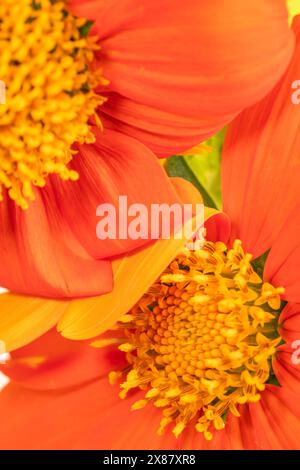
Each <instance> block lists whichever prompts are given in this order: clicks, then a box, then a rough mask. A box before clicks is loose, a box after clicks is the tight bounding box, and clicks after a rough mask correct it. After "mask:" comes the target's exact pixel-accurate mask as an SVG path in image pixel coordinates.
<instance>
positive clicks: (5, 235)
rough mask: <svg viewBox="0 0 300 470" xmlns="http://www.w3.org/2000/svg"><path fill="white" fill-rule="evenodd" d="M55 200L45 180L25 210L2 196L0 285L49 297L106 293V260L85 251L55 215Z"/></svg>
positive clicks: (57, 213)
mask: <svg viewBox="0 0 300 470" xmlns="http://www.w3.org/2000/svg"><path fill="white" fill-rule="evenodd" d="M60 202H61V201H60ZM60 202H59V204H60ZM59 204H58V203H57V199H56V194H55V193H53V192H52V193H51V184H50V182H48V185H47V191H46V188H43V193H42V191H39V190H37V191H36V200H35V201H34V202H33V203H31V205H30V208H29V209H28V210H27V211H24V210H22V209H20V208H19V207H17V206H16V205H15V203H14V202H13V201H12V200H11V199H10V198H9V197H8V196H7V194H5V195H4V201H3V202H1V203H0V245H1V263H0V285H2V286H3V287H6V288H7V289H9V290H12V291H15V292H18V293H20V294H28V295H36V296H42V297H54V298H61V297H63V298H65V297H75V296H78V297H80V296H85V295H95V294H96V293H102V292H108V291H109V290H111V288H112V269H111V264H110V262H109V261H96V260H94V259H93V258H92V257H91V256H90V255H89V254H88V253H87V252H86V251H85V249H84V248H83V247H82V245H81V244H80V243H79V242H78V240H77V239H76V237H75V236H74V233H73V232H72V231H71V230H70V227H69V225H68V224H67V222H66V220H65V219H64V217H63V216H62V215H61V214H60V209H59ZM83 276H84V279H85V282H82V279H83Z"/></svg>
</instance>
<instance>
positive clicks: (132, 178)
mask: <svg viewBox="0 0 300 470" xmlns="http://www.w3.org/2000/svg"><path fill="white" fill-rule="evenodd" d="M0 18H1V21H0V45H1V58H0V79H1V81H3V82H4V83H5V84H6V88H7V90H6V105H1V106H0V131H1V142H0V189H1V194H2V199H3V201H2V202H1V203H0V246H1V252H0V261H1V262H0V285H1V286H2V287H5V288H7V289H9V290H11V291H14V292H17V293H19V294H25V295H27V296H28V297H25V298H21V299H20V300H19V301H18V299H17V298H15V297H13V296H8V297H7V296H5V297H2V298H1V302H0V304H1V305H0V310H1V316H0V331H1V334H0V336H1V337H2V336H5V335H6V333H5V329H7V328H8V327H10V328H13V327H14V326H15V332H14V333H13V335H14V338H16V337H17V336H18V337H19V339H20V341H18V342H17V343H15V344H14V347H16V346H20V345H21V343H22V344H25V343H26V342H27V341H28V340H30V339H33V337H36V336H38V335H39V334H42V333H43V332H45V331H46V330H47V329H49V328H50V327H52V326H53V325H54V324H55V323H56V321H57V320H58V317H60V316H61V314H62V311H63V309H64V305H63V304H59V303H56V302H55V301H53V303H52V307H53V308H54V309H55V312H56V313H55V314H53V312H52V310H53V308H52V307H50V308H48V307H45V305H44V304H43V302H42V301H40V300H38V299H32V298H31V297H29V296H38V297H43V298H44V297H47V298H53V299H65V298H78V297H86V296H94V295H100V294H105V293H108V292H111V291H112V290H113V288H114V277H115V276H116V270H118V272H119V267H118V264H119V261H118V260H117V261H116V262H114V263H112V262H111V260H112V258H116V257H119V259H120V257H122V256H123V257H126V255H127V253H129V252H131V251H133V250H136V249H137V248H140V247H142V246H143V245H145V244H147V241H145V240H130V239H127V240H98V239H97V238H96V236H95V227H96V224H97V217H96V208H97V206H98V205H99V204H101V203H103V202H104V203H111V204H114V205H115V206H116V208H117V202H118V196H119V195H127V196H128V204H132V203H134V202H139V203H142V204H145V205H146V206H147V207H149V205H150V203H152V202H155V203H161V202H164V203H168V204H172V203H173V202H177V201H178V200H180V198H179V199H178V194H177V193H176V191H174V188H173V186H172V185H171V184H170V182H169V181H168V180H167V179H166V176H165V174H164V173H163V170H162V168H161V167H160V165H159V164H158V162H157V159H156V156H155V155H157V156H168V155H172V154H174V153H178V152H181V151H182V150H184V149H187V148H189V147H190V146H192V145H194V144H196V143H198V142H200V141H201V140H202V139H205V138H206V137H207V136H209V135H212V134H213V133H215V132H216V131H217V130H218V129H219V128H221V127H222V126H223V125H224V124H225V123H227V122H229V121H231V120H232V119H233V118H234V117H235V116H236V115H237V114H238V113H239V112H240V111H241V110H242V109H243V108H245V107H246V106H249V105H251V104H253V103H254V102H257V101H258V100H259V99H261V98H262V97H263V96H264V95H265V94H266V93H267V92H268V91H269V90H270V89H271V88H272V87H273V86H274V84H275V83H277V82H278V80H279V78H280V77H281V76H282V74H283V72H284V70H285V69H286V67H287V65H288V63H289V60H290V58H291V55H292V52H293V49H294V34H293V32H292V31H291V29H290V28H289V27H288V22H287V11H286V4H285V1H284V0H275V1H274V0H269V1H265V2H261V1H259V0H257V1H252V2H241V1H239V0H225V1H219V0H216V1H210V2H207V1H204V0H203V1H199V0H187V1H185V2H182V1H181V0H151V1H150V0H149V1H144V0H89V1H88V0H80V1H79V0H78V1H77V0H72V1H69V2H64V1H55V0H21V1H18V2H15V1H14V0H4V1H2V2H1V6H0ZM242 157H243V156H242V155H241V158H242ZM149 175H151V178H149ZM125 264H126V262H125ZM122 266H123V268H124V264H123V265H122ZM123 268H122V272H124V269H123ZM152 275H153V273H152ZM50 305H51V303H50ZM6 311H9V316H7V315H6V313H5V312H6ZM3 312H4V313H3ZM27 327H30V328H27ZM26 328H27V330H28V329H30V330H31V338H28V337H24V338H23V339H22V338H20V337H21V336H22V332H23V330H24V329H26ZM8 343H9V341H8ZM8 343H7V344H8Z"/></svg>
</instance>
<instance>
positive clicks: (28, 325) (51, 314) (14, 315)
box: [0, 294, 68, 351]
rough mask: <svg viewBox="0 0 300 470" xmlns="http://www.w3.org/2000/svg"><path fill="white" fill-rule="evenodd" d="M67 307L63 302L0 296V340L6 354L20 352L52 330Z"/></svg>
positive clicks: (10, 295) (12, 295)
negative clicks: (19, 350)
mask: <svg viewBox="0 0 300 470" xmlns="http://www.w3.org/2000/svg"><path fill="white" fill-rule="evenodd" d="M67 305H68V302H64V301H56V300H47V299H41V298H37V297H36V298H34V297H23V296H19V295H14V294H2V295H0V311H1V316H0V340H1V341H4V343H5V347H6V350H7V351H12V350H14V349H17V348H20V347H22V346H24V345H25V344H28V343H30V342H31V341H33V340H35V339H36V338H38V337H39V336H41V335H43V334H44V333H45V332H46V331H48V330H50V329H51V328H53V327H54V326H55V325H56V323H57V322H58V320H59V319H60V317H61V316H62V314H63V313H64V311H65V309H66V307H67Z"/></svg>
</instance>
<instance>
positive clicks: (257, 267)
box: [251, 249, 270, 278]
mask: <svg viewBox="0 0 300 470" xmlns="http://www.w3.org/2000/svg"><path fill="white" fill-rule="evenodd" d="M269 253H270V249H269V250H267V251H265V253H263V254H262V255H260V256H259V257H258V258H255V259H254V260H253V261H252V262H251V264H252V267H253V269H254V271H255V272H256V273H257V274H258V275H259V276H260V277H261V278H262V277H263V273H264V268H265V264H266V261H267V258H268V256H269Z"/></svg>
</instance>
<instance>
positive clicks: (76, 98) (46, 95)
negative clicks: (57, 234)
mask: <svg viewBox="0 0 300 470" xmlns="http://www.w3.org/2000/svg"><path fill="white" fill-rule="evenodd" d="M88 26H89V23H88V22H87V21H86V20H84V19H79V18H76V17H74V16H72V15H71V14H70V13H68V11H67V10H66V8H65V1H56V0H18V1H17V2H16V1H15V0H2V1H1V5H0V50H1V58H0V80H1V81H2V82H3V83H4V84H5V87H6V103H5V104H1V105H0V132H1V140H0V199H2V193H3V189H4V188H7V190H8V193H9V196H10V197H11V198H12V199H13V200H14V201H15V202H16V203H17V204H18V205H19V206H21V207H22V208H23V209H26V208H27V207H28V201H29V200H34V191H33V186H38V187H43V186H44V185H45V182H46V177H47V176H48V175H49V174H54V173H55V174H58V175H59V176H60V177H61V178H62V179H63V180H67V179H71V180H76V179H77V178H78V174H77V173H76V172H75V171H73V170H70V169H69V168H68V163H69V162H70V160H71V159H72V156H73V154H74V153H75V152H74V150H72V145H73V144H74V143H75V142H78V143H92V142H93V141H94V135H93V134H92V132H91V129H90V126H89V118H90V117H92V116H95V118H96V120H97V117H96V115H95V110H96V108H97V107H98V106H99V105H101V104H102V103H103V101H104V99H103V97H101V96H98V95H97V94H96V93H95V92H94V91H93V90H94V89H95V87H96V86H97V85H99V84H105V83H106V81H105V80H104V79H103V78H102V77H101V71H100V70H93V69H92V68H91V64H92V62H93V59H94V51H95V50H97V49H99V47H98V46H97V45H96V41H97V39H96V38H95V37H88V36H87V28H88ZM98 121H99V119H98Z"/></svg>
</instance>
